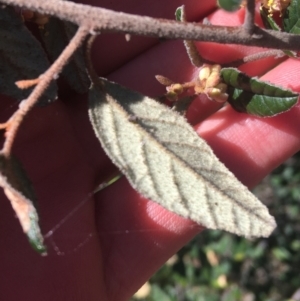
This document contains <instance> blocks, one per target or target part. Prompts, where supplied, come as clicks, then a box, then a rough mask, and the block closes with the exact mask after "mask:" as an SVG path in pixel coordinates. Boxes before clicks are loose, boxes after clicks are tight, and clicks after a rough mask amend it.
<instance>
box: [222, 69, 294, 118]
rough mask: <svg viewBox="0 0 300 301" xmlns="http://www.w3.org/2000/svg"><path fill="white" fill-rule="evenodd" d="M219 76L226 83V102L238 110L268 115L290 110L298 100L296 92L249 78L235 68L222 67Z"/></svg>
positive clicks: (260, 115)
mask: <svg viewBox="0 0 300 301" xmlns="http://www.w3.org/2000/svg"><path fill="white" fill-rule="evenodd" d="M221 76H222V78H223V81H224V82H225V83H226V84H227V85H228V88H227V93H228V95H229V97H228V102H229V103H230V104H231V105H232V107H233V108H234V109H235V110H237V111H238V112H243V113H248V114H251V115H255V116H259V117H270V116H275V115H278V114H280V113H283V112H285V111H288V110H290V109H291V108H292V107H293V106H294V105H295V104H296V103H297V101H298V97H299V94H298V93H295V92H293V91H290V90H287V89H283V88H280V87H277V86H274V85H272V84H270V83H267V82H263V81H260V80H258V79H257V78H251V77H249V76H248V75H246V74H244V73H242V72H240V71H239V70H238V69H235V68H223V69H222V70H221Z"/></svg>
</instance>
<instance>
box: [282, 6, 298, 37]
mask: <svg viewBox="0 0 300 301" xmlns="http://www.w3.org/2000/svg"><path fill="white" fill-rule="evenodd" d="M283 30H284V31H286V32H289V33H294V34H300V3H299V1H298V0H292V1H291V4H290V5H289V7H288V8H287V9H286V11H285V14H284V16H283Z"/></svg>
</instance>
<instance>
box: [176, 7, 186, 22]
mask: <svg viewBox="0 0 300 301" xmlns="http://www.w3.org/2000/svg"><path fill="white" fill-rule="evenodd" d="M183 10H184V5H182V6H179V7H178V8H177V9H176V11H175V20H176V21H179V22H181V21H182V16H183V15H184V11H183Z"/></svg>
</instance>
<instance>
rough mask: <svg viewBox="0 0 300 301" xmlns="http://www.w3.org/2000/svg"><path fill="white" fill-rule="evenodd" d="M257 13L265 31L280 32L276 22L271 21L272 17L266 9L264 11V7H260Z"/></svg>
mask: <svg viewBox="0 0 300 301" xmlns="http://www.w3.org/2000/svg"><path fill="white" fill-rule="evenodd" d="M259 12H260V16H261V19H262V21H263V23H264V26H265V27H266V28H267V29H273V30H276V31H281V28H280V27H279V26H278V24H277V23H276V21H275V20H274V19H273V15H272V14H270V13H269V12H268V9H266V8H265V7H263V6H262V7H261V8H260V10H259Z"/></svg>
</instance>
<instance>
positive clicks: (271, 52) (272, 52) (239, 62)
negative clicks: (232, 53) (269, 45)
mask: <svg viewBox="0 0 300 301" xmlns="http://www.w3.org/2000/svg"><path fill="white" fill-rule="evenodd" d="M284 55H285V53H284V52H283V51H282V50H267V51H263V52H258V53H254V54H251V55H248V56H246V57H244V58H241V59H238V60H235V61H231V62H230V63H226V64H222V67H235V66H240V65H242V64H245V63H250V62H253V61H257V60H260V59H263V58H266V57H271V56H274V57H275V58H280V57H283V56H284Z"/></svg>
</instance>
